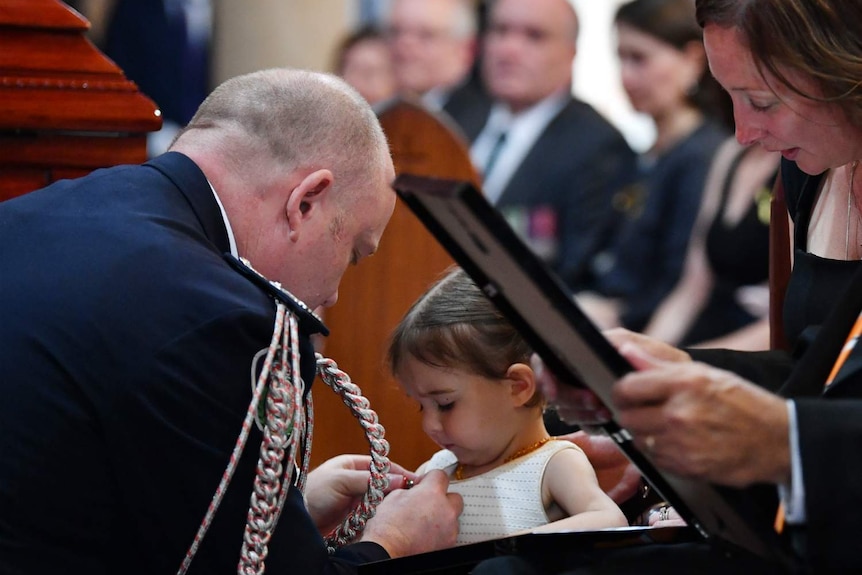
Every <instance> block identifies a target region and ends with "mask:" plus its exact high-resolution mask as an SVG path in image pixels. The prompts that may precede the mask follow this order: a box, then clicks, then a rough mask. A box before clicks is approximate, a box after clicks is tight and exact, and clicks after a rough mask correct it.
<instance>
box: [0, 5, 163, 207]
mask: <svg viewBox="0 0 862 575" xmlns="http://www.w3.org/2000/svg"><path fill="white" fill-rule="evenodd" d="M89 26H90V25H89V23H88V22H87V20H86V19H85V18H83V17H82V16H81V15H80V14H78V13H77V12H75V11H74V10H72V9H71V8H69V7H68V6H67V5H65V4H63V3H62V2H59V1H58V0H3V1H2V2H0V200H4V199H8V198H11V197H13V196H17V195H20V194H23V193H25V192H29V191H32V190H34V189H37V188H41V187H43V186H45V185H46V184H49V183H51V182H52V181H54V180H57V179H62V178H71V177H78V176H82V175H84V174H86V173H88V172H90V171H91V170H93V169H95V168H100V167H106V166H112V165H116V164H124V163H140V162H142V161H144V160H145V159H146V153H147V152H146V134H147V132H151V131H155V130H158V129H159V128H160V126H161V117H160V112H159V110H158V108H157V107H156V105H155V104H154V103H153V102H152V101H151V100H150V99H148V98H147V97H146V96H144V95H143V94H142V93H141V92H140V91H139V90H138V88H137V86H136V85H135V84H134V83H133V82H131V81H130V80H128V79H127V78H126V77H125V76H124V75H123V73H122V71H121V70H120V69H119V68H118V67H117V66H116V65H115V64H114V63H113V62H112V61H111V60H110V59H108V58H107V57H106V56H104V55H103V54H102V53H101V52H100V51H99V50H98V49H97V48H96V47H95V46H94V45H93V44H92V43H91V42H90V41H89V40H88V39H87V36H86V33H87V30H88V29H89Z"/></svg>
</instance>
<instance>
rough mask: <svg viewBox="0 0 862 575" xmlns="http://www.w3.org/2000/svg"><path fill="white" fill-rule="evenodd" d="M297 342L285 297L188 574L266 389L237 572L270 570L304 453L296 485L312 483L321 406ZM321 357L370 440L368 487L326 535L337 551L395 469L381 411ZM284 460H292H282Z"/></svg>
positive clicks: (369, 512) (186, 562)
mask: <svg viewBox="0 0 862 575" xmlns="http://www.w3.org/2000/svg"><path fill="white" fill-rule="evenodd" d="M285 324H287V326H285ZM285 328H287V329H285ZM286 336H287V337H286ZM297 342H298V321H297V319H296V316H295V315H294V314H293V313H291V312H289V311H288V310H287V308H286V306H285V305H284V303H282V302H280V301H277V302H276V318H275V324H274V329H273V335H272V340H271V342H270V346H269V349H268V350H267V353H266V358H265V359H264V364H263V368H262V370H261V373H260V376H259V377H258V380H257V384H256V385H255V390H254V393H253V395H252V399H251V402H250V403H249V408H248V411H247V412H246V417H245V419H244V420H243V424H242V430H241V431H240V435H239V437H238V438H237V442H236V445H235V446H234V450H233V453H232V454H231V457H230V460H229V462H228V465H227V468H226V469H225V472H224V474H223V475H222V479H221V481H220V483H219V486H218V488H217V489H216V492H215V494H214V495H213V499H212V502H211V503H210V506H209V508H208V509H207V513H206V515H205V516H204V519H203V522H202V523H201V525H200V527H199V528H198V531H197V533H196V535H195V538H194V540H193V541H192V544H191V546H190V547H189V550H188V552H187V553H186V557H185V558H184V559H183V562H182V564H181V565H180V568H179V570H178V571H177V575H184V574H185V573H186V572H187V571H188V568H189V566H190V565H191V562H192V559H193V558H194V556H195V554H196V553H197V550H198V548H199V546H200V543H201V541H202V540H203V538H204V535H206V532H207V531H208V530H209V527H210V524H211V523H212V520H213V517H214V516H215V513H216V511H217V509H218V507H219V505H220V504H221V501H222V499H223V497H224V493H225V491H226V490H227V487H228V485H229V483H230V481H231V479H232V478H233V474H234V471H235V469H236V464H237V462H238V461H239V459H240V457H241V455H242V452H243V450H244V448H245V444H246V441H247V440H248V434H249V432H250V431H251V426H252V422H253V421H254V420H255V414H257V413H258V412H259V406H260V400H261V398H262V397H265V398H266V404H265V405H266V410H265V413H266V418H265V420H264V425H263V441H262V442H261V447H260V456H259V458H258V465H257V471H256V473H255V479H254V490H253V492H252V495H251V500H250V504H249V511H248V519H247V524H246V529H245V533H244V535H243V544H242V548H241V550H240V561H239V565H238V566H237V573H238V574H240V575H252V574H254V575H260V574H262V573H263V572H264V570H265V561H266V557H267V555H268V553H269V547H268V546H269V540H270V538H271V537H272V534H273V532H274V531H275V527H276V524H277V523H278V518H279V516H280V514H281V510H282V509H283V508H284V502H285V499H286V497H287V493H288V491H289V489H290V479H291V476H292V474H293V471H294V468H295V462H296V461H297V456H298V455H301V464H302V466H301V468H296V471H297V478H296V487H297V489H299V490H300V492H304V491H305V481H306V478H307V476H308V469H309V461H310V458H311V444H312V437H313V427H314V425H313V422H314V408H313V402H312V399H311V395H310V394H309V395H308V401H307V403H304V402H303V397H304V394H305V385H304V383H303V381H302V378H301V377H300V370H299V354H298V353H294V350H296V349H298V345H297ZM316 358H317V370H318V374H319V375H320V376H321V379H323V381H324V382H325V383H326V384H327V385H328V386H329V387H331V388H332V389H333V390H334V391H336V393H338V394H339V395H340V396H341V398H342V401H344V403H345V404H346V405H347V406H348V407H349V408H350V409H351V411H352V412H353V414H354V415H355V416H356V417H357V419H358V420H359V422H360V424H361V425H362V426H363V428H364V429H365V432H366V437H367V438H368V441H369V444H370V445H371V465H370V474H369V479H368V489H367V491H366V493H365V495H364V497H363V499H362V501H361V502H360V504H359V505H358V506H357V507H356V509H354V510H353V511H352V512H351V513H350V514H349V515H348V517H347V518H346V519H345V521H344V523H343V524H342V525H341V526H340V527H339V528H337V529H336V530H334V531H333V532H332V533H330V534H329V536H327V538H326V546H327V550H328V551H329V552H330V553H332V552H334V551H335V549H336V548H337V547H339V546H341V545H344V544H346V543H349V542H350V541H352V540H353V539H355V538H356V536H357V535H359V534H360V533H361V532H362V530H363V529H364V527H365V523H366V522H367V520H368V519H370V518H371V517H373V516H374V512H375V509H376V507H377V505H378V504H379V503H380V501H382V500H383V492H384V490H385V489H386V488H387V487H388V484H389V480H388V477H387V475H386V474H387V473H388V471H389V459H388V454H389V444H388V443H387V442H386V441H385V440H384V439H383V435H384V433H385V430H384V429H383V426H381V425H380V424H379V423H378V421H377V414H375V413H374V411H372V410H371V409H370V408H369V403H368V400H367V399H366V398H364V397H362V395H361V390H360V389H359V387H358V386H356V385H355V384H353V383H352V382H351V381H350V377H349V376H348V375H347V374H346V373H344V372H343V371H340V370H339V369H338V366H337V365H336V364H335V362H334V361H332V360H330V359H327V358H324V357H323V356H321V355H320V354H316ZM288 381H289V382H290V386H289V388H290V389H289V388H288ZM291 391H292V393H290V392H291ZM303 407H304V409H303ZM294 431H295V432H296V433H294ZM285 448H287V449H285ZM285 455H287V459H285ZM283 461H287V462H289V464H288V465H286V466H283V465H282V462H283Z"/></svg>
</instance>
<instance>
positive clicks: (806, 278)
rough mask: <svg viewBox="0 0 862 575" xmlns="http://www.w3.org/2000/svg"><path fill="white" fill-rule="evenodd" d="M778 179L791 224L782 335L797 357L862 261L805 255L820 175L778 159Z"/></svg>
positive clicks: (820, 179)
mask: <svg viewBox="0 0 862 575" xmlns="http://www.w3.org/2000/svg"><path fill="white" fill-rule="evenodd" d="M781 177H782V180H783V183H784V194H785V196H786V198H787V209H788V211H789V212H790V216H791V218H792V219H793V223H794V233H793V246H794V250H793V254H794V255H793V272H792V273H791V274H790V281H789V283H788V285H787V293H786V295H785V299H784V311H783V313H784V334H785V336H786V337H787V342H788V344H789V345H790V347H791V349H792V350H793V355H794V356H798V355H800V354H801V353H802V352H803V351H804V349H805V347H807V345H808V344H809V343H810V342H811V341H812V340H813V339H814V336H815V334H816V333H817V329H818V328H819V326H820V324H822V323H823V320H824V319H825V318H826V315H827V314H828V313H829V311H830V310H831V308H832V305H833V304H834V303H835V301H837V300H838V299H839V298H840V297H841V296H842V295H843V293H844V291H845V289H846V288H847V286H848V285H849V283H850V279H851V278H852V277H853V274H854V273H855V272H856V271H857V270H858V269H859V267H860V265H862V261H858V260H853V261H845V260H832V259H827V258H822V257H820V256H816V255H814V254H811V253H808V251H807V248H808V225H809V223H810V220H811V211H812V209H813V206H814V200H815V199H816V198H817V192H818V189H819V188H820V183H821V182H822V180H823V174H819V175H817V176H809V175H808V174H806V173H805V172H803V171H802V170H800V169H799V168H797V167H796V164H795V163H793V162H790V161H787V160H784V159H782V160H781Z"/></svg>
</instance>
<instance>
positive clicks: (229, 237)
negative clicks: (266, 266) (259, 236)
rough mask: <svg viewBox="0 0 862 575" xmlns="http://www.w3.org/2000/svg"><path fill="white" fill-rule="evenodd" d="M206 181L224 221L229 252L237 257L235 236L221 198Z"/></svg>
mask: <svg viewBox="0 0 862 575" xmlns="http://www.w3.org/2000/svg"><path fill="white" fill-rule="evenodd" d="M207 183H208V184H209V185H210V189H211V190H212V192H213V197H214V198H215V201H216V203H217V204H218V209H219V211H220V212H221V218H222V220H223V221H224V227H225V229H226V230H227V241H228V242H229V243H230V253H231V255H232V256H233V257H235V258H238V257H239V253H237V250H236V238H235V237H234V235H233V228H231V227H230V220H228V219H227V212H226V211H224V205H223V204H222V203H221V199H220V198H219V197H218V193H216V191H215V188H214V187H213V185H212V182H210V181H209V180H207Z"/></svg>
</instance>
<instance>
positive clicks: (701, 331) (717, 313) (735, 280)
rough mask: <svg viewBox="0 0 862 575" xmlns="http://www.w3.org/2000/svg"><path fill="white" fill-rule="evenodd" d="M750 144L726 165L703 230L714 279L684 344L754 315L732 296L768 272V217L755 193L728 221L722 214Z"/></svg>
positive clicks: (735, 326) (733, 327) (732, 328)
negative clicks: (714, 205)
mask: <svg viewBox="0 0 862 575" xmlns="http://www.w3.org/2000/svg"><path fill="white" fill-rule="evenodd" d="M751 149H752V148H751V147H747V148H744V149H742V150H740V151H739V152H738V153H737V155H736V157H734V158H733V161H732V162H731V164H730V166H729V167H728V169H727V174H728V175H727V176H726V177H725V180H724V185H723V186H722V190H721V198H720V200H719V205H718V208H717V210H716V212H715V217H714V218H713V220H712V223H711V224H710V226H709V229H708V230H707V234H706V242H705V249H706V257H707V261H708V262H709V267H710V268H711V269H712V271H713V275H714V278H715V283H714V285H713V287H712V290H711V292H710V295H709V300H708V301H707V304H706V306H705V307H704V308H703V310H702V311H701V313H700V314H699V315H698V317H697V319H696V320H695V322H694V323H693V324H692V326H691V327H690V328H689V330H688V333H686V335H685V337H684V338H683V339H682V344H683V345H689V344H694V343H698V342H701V341H705V340H708V339H713V338H715V337H719V336H722V335H726V334H728V333H731V332H733V331H736V330H737V329H739V328H742V327H744V326H746V325H748V324H750V323H752V322H753V321H755V319H757V318H755V317H754V316H753V315H751V314H750V313H749V312H748V310H746V309H745V308H744V307H742V306H741V305H740V304H739V302H738V300H737V290H738V289H739V288H740V287H742V286H749V285H757V284H761V283H763V282H765V281H766V280H767V279H768V278H769V219H768V214H769V212H768V211H767V212H766V215H767V217H766V218H764V217H762V215H761V214H760V212H761V209H762V208H761V205H760V204H761V202H762V200H761V198H760V194H758V197H756V198H752V201H751V204H750V206H749V208H748V210H747V211H746V213H745V215H744V216H743V217H742V218H741V219H740V220H739V221H738V222H736V223H735V224H733V225H730V226H728V225H727V224H726V223H725V222H724V219H723V214H724V211H725V208H726V206H727V201H728V198H729V196H730V188H731V185H732V184H733V179H734V174H735V173H736V170H737V168H738V167H739V164H740V162H742V160H743V158H744V157H745V155H746V154H747V153H748V152H749V151H750V150H751ZM774 179H775V174H772V175H771V176H770V177H769V179H768V180H767V181H764V182H763V184H764V188H765V189H766V190H767V194H768V192H769V190H771V188H772V182H773V181H774Z"/></svg>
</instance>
